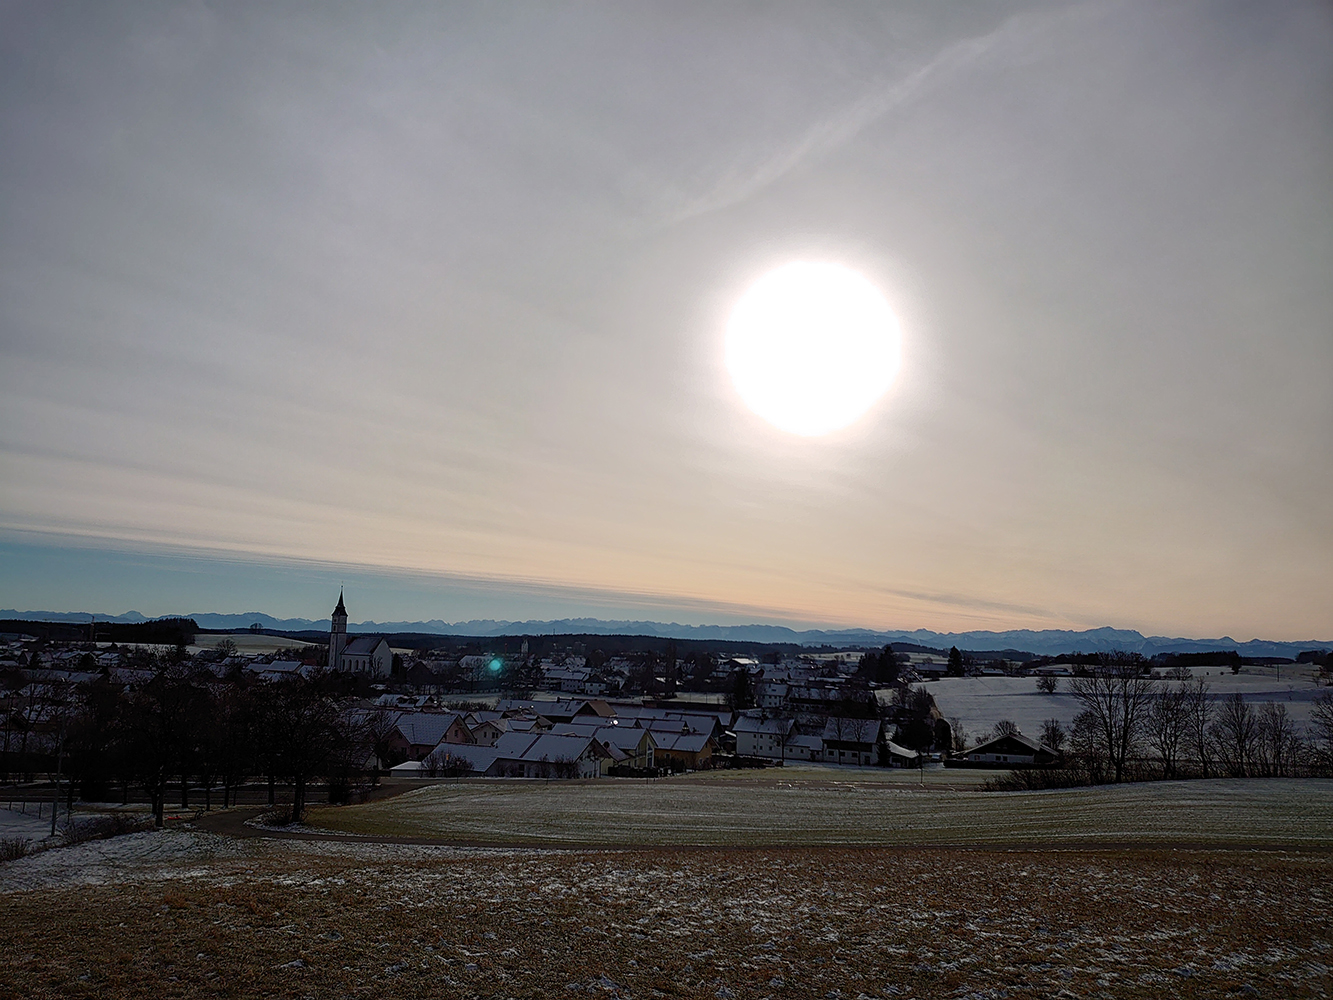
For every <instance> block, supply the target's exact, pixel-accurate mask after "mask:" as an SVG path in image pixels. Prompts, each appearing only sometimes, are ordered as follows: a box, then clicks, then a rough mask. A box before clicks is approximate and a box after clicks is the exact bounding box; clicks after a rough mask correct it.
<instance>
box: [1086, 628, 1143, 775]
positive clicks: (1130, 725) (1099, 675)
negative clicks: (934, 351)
mask: <svg viewBox="0 0 1333 1000" xmlns="http://www.w3.org/2000/svg"><path fill="white" fill-rule="evenodd" d="M1143 666H1144V660H1143V657H1142V656H1140V655H1139V654H1137V653H1103V654H1101V655H1100V656H1099V657H1098V662H1097V663H1096V664H1095V665H1094V666H1092V667H1091V668H1090V669H1089V670H1088V672H1087V673H1086V674H1084V675H1083V676H1079V677H1075V678H1074V679H1073V680H1072V681H1071V682H1070V685H1069V689H1070V693H1071V694H1073V695H1074V697H1075V698H1077V699H1078V702H1079V704H1080V705H1081V706H1082V707H1083V712H1082V713H1080V715H1081V716H1082V715H1084V714H1086V715H1089V716H1090V718H1089V719H1088V720H1087V722H1088V724H1090V725H1091V727H1092V733H1091V738H1092V740H1093V749H1096V750H1097V751H1099V752H1100V754H1101V755H1102V756H1104V758H1105V760H1106V761H1107V762H1108V764H1109V766H1110V769H1111V773H1112V775H1113V780H1115V781H1117V782H1118V781H1122V780H1124V776H1125V767H1126V765H1127V764H1128V762H1129V760H1130V757H1131V756H1132V755H1133V754H1134V752H1135V751H1136V750H1137V749H1138V746H1139V743H1140V741H1141V740H1142V737H1143V728H1144V724H1145V722H1146V721H1147V716H1148V711H1149V706H1150V705H1151V703H1152V696H1153V690H1154V682H1153V680H1152V679H1151V678H1148V677H1144V676H1143Z"/></svg>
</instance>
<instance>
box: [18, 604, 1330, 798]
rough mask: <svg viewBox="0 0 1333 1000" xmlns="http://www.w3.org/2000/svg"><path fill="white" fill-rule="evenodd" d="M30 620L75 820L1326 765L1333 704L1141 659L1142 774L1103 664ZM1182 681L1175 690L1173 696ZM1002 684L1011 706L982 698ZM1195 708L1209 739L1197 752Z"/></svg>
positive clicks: (35, 701)
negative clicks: (483, 794) (860, 771)
mask: <svg viewBox="0 0 1333 1000" xmlns="http://www.w3.org/2000/svg"><path fill="white" fill-rule="evenodd" d="M15 624H20V625H21V623H11V624H10V627H13V626H14V625H15ZM23 627H26V628H28V629H29V631H28V632H7V633H4V634H0V710H2V714H0V727H2V729H3V731H2V732H0V753H2V755H3V756H2V757H0V760H3V772H4V774H5V776H6V777H7V778H8V780H9V782H10V785H9V790H8V795H9V797H10V799H11V800H12V799H14V798H15V797H19V798H21V799H26V798H28V797H37V798H39V799H40V798H50V799H51V800H53V801H55V800H57V799H60V798H63V799H64V803H65V804H64V808H65V810H66V812H69V811H70V810H71V809H72V808H73V807H74V804H75V802H76V800H83V801H88V802H97V801H111V800H114V799H116V798H119V799H121V800H122V801H123V802H126V803H128V802H130V801H131V800H135V801H144V800H147V801H148V802H150V803H152V806H153V810H154V812H155V813H156V814H157V815H158V816H159V817H161V816H162V815H163V813H164V810H165V808H166V803H167V801H168V799H170V800H171V801H172V802H173V803H174V802H176V801H179V803H180V805H181V807H182V808H188V807H189V806H190V804H191V802H192V801H193V802H194V803H195V804H198V802H199V799H200V797H201V796H202V798H203V804H204V807H205V808H206V809H208V808H211V807H212V805H213V800H214V797H215V793H216V792H219V791H220V792H221V803H222V804H223V805H227V804H234V803H236V802H240V801H250V802H253V801H261V802H262V801H264V800H267V801H268V803H269V804H270V805H276V804H278V803H280V802H282V801H284V800H290V799H292V798H294V799H295V800H296V807H297V809H296V814H297V815H298V816H299V815H300V812H301V810H302V809H303V808H304V803H305V802H306V801H308V800H309V801H316V800H324V801H328V802H330V803H338V802H346V801H352V800H353V799H355V798H356V797H357V796H358V795H364V794H365V793H366V790H367V789H369V788H371V787H373V786H375V785H376V784H378V782H379V781H380V780H381V778H382V777H392V778H396V779H404V780H422V781H429V780H441V779H455V780H456V779H461V778H516V779H541V780H554V779H566V780H568V779H615V778H653V777H660V776H664V775H670V774H679V773H682V772H690V771H707V770H715V769H730V768H766V767H783V766H790V765H792V764H801V765H814V766H822V767H831V768H871V767H874V768H919V769H933V768H940V767H946V768H958V767H964V768H966V767H973V768H983V769H999V770H1009V769H1014V768H1019V769H1021V768H1055V769H1061V770H1064V771H1065V772H1067V773H1066V774H1065V775H1064V776H1062V777H1061V779H1060V780H1065V781H1070V782H1074V783H1089V782H1091V783H1096V782H1097V781H1098V780H1111V779H1112V778H1114V780H1120V778H1122V777H1124V776H1126V775H1127V774H1128V773H1134V774H1138V775H1140V776H1143V775H1147V774H1148V773H1149V772H1150V771H1153V769H1154V768H1155V769H1156V773H1158V774H1159V775H1162V776H1165V775H1169V774H1179V773H1186V772H1188V771H1189V769H1190V768H1191V767H1194V768H1195V769H1196V770H1199V769H1200V768H1201V776H1207V775H1208V773H1209V767H1210V763H1211V764H1212V766H1213V767H1214V769H1215V771H1216V772H1217V773H1231V774H1238V775H1247V774H1254V775H1260V774H1267V775H1275V776H1276V775H1285V774H1289V773H1311V771H1310V769H1311V768H1312V767H1313V768H1319V767H1323V763H1322V760H1323V758H1322V757H1321V756H1319V755H1320V754H1321V753H1323V751H1322V750H1320V747H1321V746H1322V745H1323V744H1322V743H1321V742H1320V740H1321V739H1324V737H1320V736H1319V733H1321V732H1323V730H1320V729H1319V726H1318V723H1319V719H1318V718H1313V719H1312V717H1311V712H1316V713H1318V712H1320V711H1325V710H1326V706H1325V709H1320V708H1319V705H1321V704H1323V702H1320V701H1319V700H1318V699H1319V698H1320V697H1322V698H1323V699H1324V702H1327V700H1328V699H1327V696H1326V695H1323V696H1321V695H1320V694H1319V692H1320V690H1321V685H1322V684H1325V683H1327V679H1328V669H1329V667H1328V657H1327V654H1322V653H1316V654H1314V655H1313V656H1311V657H1309V658H1308V659H1307V661H1306V662H1300V663H1289V664H1288V665H1287V666H1286V667H1285V669H1286V678H1285V680H1283V681H1282V684H1284V685H1285V689H1279V688H1275V687H1274V682H1272V681H1270V680H1268V679H1267V676H1268V675H1265V674H1264V673H1263V671H1264V670H1265V669H1266V668H1265V667H1262V666H1260V667H1255V666H1246V665H1244V664H1242V663H1241V662H1240V660H1239V658H1237V657H1230V658H1229V657H1227V656H1225V655H1224V656H1208V657H1198V656H1196V657H1195V658H1194V659H1193V660H1191V661H1188V662H1191V663H1193V664H1194V669H1195V670H1196V672H1197V674H1198V676H1195V677H1193V679H1190V677H1191V671H1190V668H1189V667H1187V666H1182V665H1180V663H1179V662H1176V665H1174V666H1171V667H1169V668H1164V664H1156V665H1154V664H1152V663H1149V662H1147V661H1142V662H1140V661H1141V659H1142V658H1140V660H1133V659H1129V660H1126V663H1128V664H1129V665H1130V667H1131V668H1132V669H1130V670H1129V674H1132V675H1134V677H1135V680H1134V684H1136V685H1138V686H1139V687H1140V688H1141V689H1142V697H1143V698H1144V699H1145V700H1144V706H1145V708H1144V711H1143V713H1142V714H1143V715H1144V718H1145V722H1144V724H1143V725H1142V727H1141V731H1140V732H1138V733H1137V734H1136V736H1135V746H1134V752H1135V753H1136V754H1137V756H1136V757H1134V758H1133V759H1131V758H1130V757H1128V756H1124V757H1123V758H1115V748H1114V747H1107V748H1104V750H1105V752H1101V753H1100V754H1099V753H1098V747H1097V745H1096V743H1095V733H1090V732H1089V730H1091V729H1092V728H1094V727H1092V726H1091V725H1090V724H1088V721H1087V719H1086V718H1085V719H1084V730H1083V731H1082V733H1080V731H1079V729H1078V727H1077V726H1076V725H1075V724H1074V721H1077V720H1076V718H1075V714H1074V713H1076V712H1077V711H1078V710H1079V708H1080V705H1082V704H1083V702H1085V701H1087V699H1086V698H1084V699H1082V701H1080V699H1079V698H1076V697H1075V696H1074V695H1073V694H1071V693H1070V692H1069V691H1064V692H1061V691H1060V690H1059V687H1060V685H1061V684H1062V683H1064V684H1071V683H1075V684H1077V683H1080V682H1079V681H1078V680H1077V678H1076V675H1078V674H1086V673H1087V672H1088V671H1089V670H1090V669H1099V668H1096V667H1095V664H1096V659H1095V658H1089V657H1082V658H1080V657H1077V656H1071V657H1064V658H1058V657H1057V658H1049V657H1047V658H1041V657H1033V656H1031V655H1030V654H1022V653H1018V652H1016V651H1008V653H1009V654H1010V658H1005V657H1004V656H1002V655H993V656H988V657H981V656H975V655H965V654H962V653H960V652H959V651H958V650H956V649H954V650H950V651H944V650H931V649H923V648H920V647H916V648H912V649H901V650H900V649H896V648H894V647H891V646H886V647H884V648H881V649H873V648H872V649H863V648H853V649H836V650H829V649H818V650H802V649H790V648H788V649H783V648H781V647H774V648H767V647H763V646H756V647H754V648H751V649H737V648H707V647H706V646H702V645H700V644H697V643H696V644H689V645H688V648H684V649H680V650H678V648H677V644H676V643H675V642H674V641H673V642H669V643H667V644H666V645H665V647H664V648H660V649H658V648H653V647H652V646H651V645H649V646H647V647H646V648H635V641H634V640H633V639H632V637H630V638H626V637H605V638H603V639H601V640H597V639H594V638H593V637H564V636H541V637H536V636H534V637H510V638H501V639H498V640H490V641H485V640H476V641H463V642H459V641H455V642H453V643H452V644H443V643H440V642H439V640H431V639H430V638H429V637H426V638H425V639H424V640H421V641H418V642H417V643H416V644H415V645H413V644H411V641H412V640H410V639H405V638H403V637H398V636H392V637H391V636H385V635H361V636H356V635H349V634H348V632H347V611H346V607H345V603H344V600H343V597H342V595H339V599H338V603H337V605H336V606H335V608H334V610H333V613H332V615H331V619H330V628H329V632H328V633H327V642H320V641H318V639H322V638H324V637H323V636H318V637H313V636H306V637H299V638H298V637H292V636H284V635H279V634H265V633H264V632H263V631H262V630H258V629H253V630H250V631H247V632H244V633H220V632H219V633H205V632H202V631H197V626H195V625H194V623H193V622H190V621H188V620H178V619H166V620H162V621H159V622H155V623H148V624H146V625H143V626H115V627H111V626H101V628H103V630H104V631H109V632H110V633H111V634H110V635H106V634H102V633H99V632H98V628H99V626H98V625H97V624H96V623H92V624H90V625H89V627H88V629H87V630H86V631H84V630H83V629H82V628H81V627H74V626H55V625H40V624H39V623H29V624H28V625H27V626H23ZM135 629H137V630H138V631H135ZM127 630H128V631H127ZM32 633H36V634H32ZM391 638H392V639H393V640H394V641H393V642H392V643H391V641H390V640H391ZM419 638H420V637H418V639H419ZM136 639H137V640H141V641H130V640H136ZM399 642H403V643H407V644H403V645H399V644H398V643H399ZM590 643H598V645H593V646H592V648H589V646H590ZM601 645H605V646H610V647H612V651H611V652H607V651H605V650H604V649H602V648H600V646H601ZM658 645H659V646H660V645H661V644H660V643H659V644H658ZM682 645H685V644H682ZM1233 661H1234V662H1233ZM1089 664H1092V665H1093V666H1092V667H1090V666H1089ZM1117 669H1119V668H1117ZM1276 669H1277V671H1278V674H1277V676H1278V678H1279V679H1280V678H1281V670H1282V669H1283V667H1282V666H1281V665H1278V666H1277V668H1276ZM1243 670H1244V671H1248V672H1247V673H1243V672H1242V671H1243ZM1122 672H1123V671H1122ZM1173 679H1174V683H1175V684H1176V685H1177V690H1176V694H1175V695H1173V696H1171V697H1162V695H1163V693H1169V691H1170V685H1171V683H1172V682H1173ZM1210 683H1211V684H1218V685H1223V684H1229V685H1232V688H1231V689H1234V690H1236V691H1239V690H1241V687H1243V686H1244V685H1246V684H1248V685H1250V687H1249V688H1247V689H1245V690H1246V691H1247V697H1254V696H1255V695H1256V694H1257V695H1258V696H1259V697H1262V698H1265V699H1268V700H1265V701H1263V702H1262V703H1259V704H1258V709H1259V710H1258V711H1257V712H1256V711H1254V710H1253V709H1251V708H1249V707H1247V706H1248V704H1249V703H1248V702H1244V700H1243V699H1242V701H1241V704H1240V709H1243V710H1244V711H1245V712H1248V713H1250V716H1249V717H1248V721H1247V720H1246V719H1245V718H1242V719H1240V720H1239V722H1237V723H1236V724H1237V725H1241V726H1242V729H1241V730H1238V732H1240V733H1241V734H1242V735H1243V736H1244V738H1245V740H1246V741H1247V742H1246V744H1245V745H1244V746H1242V747H1240V749H1239V751H1237V752H1238V753H1240V754H1241V756H1240V757H1239V758H1237V754H1236V753H1233V752H1232V744H1233V743H1235V738H1233V734H1230V731H1229V730H1228V729H1227V726H1228V724H1229V723H1228V722H1227V718H1228V716H1227V715H1226V712H1224V711H1223V709H1224V708H1225V707H1226V706H1225V704H1224V703H1223V700H1222V699H1221V697H1220V694H1210V693H1208V692H1209V691H1210V690H1211V689H1210V688H1209V687H1208V685H1209V684H1210ZM1189 684H1194V685H1197V686H1198V687H1197V690H1196V689H1194V688H1191V689H1190V690H1194V691H1195V693H1196V694H1197V697H1194V696H1192V695H1190V694H1189V690H1186V687H1187V685H1189ZM1237 685H1240V686H1241V687H1236V686H1237ZM1231 689H1223V690H1231ZM988 690H989V691H996V692H998V693H997V694H996V695H994V696H992V697H991V698H989V700H988V699H986V698H985V697H979V696H978V694H977V693H978V692H981V693H982V694H984V693H985V692H986V691H988ZM1251 692H1252V693H1251ZM937 695H939V696H942V697H943V699H944V706H943V708H942V706H941V704H940V703H939V698H937ZM969 697H970V698H972V700H973V701H974V702H979V703H980V704H981V707H980V708H974V709H973V714H972V715H971V716H969V717H968V720H967V722H968V724H967V725H965V724H964V722H963V721H962V719H960V717H959V715H957V714H954V712H951V711H949V709H955V710H956V709H957V708H958V707H959V706H962V707H963V708H967V707H968V698H969ZM1191 697H1193V698H1194V700H1192V701H1191V700H1190V698H1191ZM1236 697H1237V698H1239V697H1240V695H1239V694H1237V695H1236ZM1284 699H1285V700H1284ZM1190 705H1193V706H1194V711H1195V713H1196V716H1197V717H1196V718H1195V719H1194V721H1195V722H1196V723H1197V725H1195V726H1194V731H1197V733H1198V734H1201V735H1200V736H1199V739H1198V740H1196V741H1195V743H1196V744H1197V745H1196V746H1195V750H1194V753H1193V755H1191V751H1190V749H1189V746H1190V743H1189V739H1187V737H1189V733H1190V731H1191V729H1190V719H1189V718H1187V717H1186V716H1187V714H1188V713H1187V710H1188V708H1189V706H1190ZM1163 706H1166V707H1170V706H1175V709H1174V710H1175V711H1176V716H1175V719H1174V722H1172V725H1174V726H1175V727H1176V730H1177V731H1176V733H1175V735H1174V736H1173V737H1172V739H1173V741H1174V742H1173V743H1172V744H1171V745H1170V746H1167V745H1166V744H1164V743H1162V741H1161V740H1159V739H1156V737H1154V736H1153V731H1150V730H1151V727H1149V726H1148V725H1147V722H1146V719H1147V714H1148V709H1149V708H1151V709H1152V710H1153V711H1158V710H1159V709H1162V708H1163ZM1001 709H1003V712H1001V711H1000V710H1001ZM988 710H990V711H994V712H995V713H996V714H994V715H993V716H991V717H986V716H985V714H984V713H986V712H987V711H988ZM977 713H982V715H981V722H980V723H978V722H977V721H976V719H977ZM1024 713H1026V714H1024ZM1199 713H1202V714H1199ZM1061 716H1063V721H1062V718H1061ZM1015 718H1019V719H1021V721H1022V724H1021V725H1020V724H1019V723H1018V722H1015V721H1014V719H1015ZM1071 720H1074V721H1071ZM1200 720H1201V721H1200ZM1170 721H1171V720H1169V719H1166V718H1165V716H1163V717H1162V718H1159V719H1157V720H1156V722H1155V723H1154V725H1157V726H1158V729H1159V730H1160V728H1161V726H1162V725H1165V724H1166V722H1170ZM1233 721H1234V720H1233ZM1305 730H1309V732H1310V737H1311V738H1309V739H1307V738H1305V735H1304V731H1305ZM1251 731H1252V732H1251ZM1246 734H1249V735H1246ZM1158 735H1159V736H1160V732H1159V733H1158ZM1327 735H1328V734H1325V736H1327ZM1199 740H1202V742H1199ZM1324 742H1327V740H1326V739H1324ZM1158 749H1160V751H1161V752H1160V753H1159V754H1158V757H1157V759H1156V760H1155V761H1154V760H1152V759H1151V758H1152V754H1153V752H1154V750H1158ZM1071 754H1072V756H1071ZM1210 757H1211V758H1214V760H1213V761H1211V762H1210ZM1067 758H1068V760H1067ZM1067 763H1068V765H1069V766H1068V767H1065V765H1066V764H1067ZM1075 765H1078V766H1082V767H1083V768H1084V770H1083V771H1079V772H1077V773H1076V772H1075V771H1074V770H1073V768H1074V767H1075ZM1108 766H1109V767H1111V768H1113V769H1114V770H1113V771H1112V770H1108ZM1127 767H1128V768H1129V771H1126V768H1127ZM1091 768H1095V770H1091ZM1136 769H1137V770H1136ZM1070 775H1073V777H1071V776H1070ZM312 796H314V798H311V797H312Z"/></svg>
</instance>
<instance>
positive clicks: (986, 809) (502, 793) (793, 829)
mask: <svg viewBox="0 0 1333 1000" xmlns="http://www.w3.org/2000/svg"><path fill="white" fill-rule="evenodd" d="M985 777H987V773H986V772H979V771H960V770H948V771H945V770H936V771H927V772H925V774H924V775H920V776H918V775H917V774H914V773H912V772H906V771H886V770H880V769H865V770H844V769H838V770H834V769H831V768H818V767H807V768H798V767H788V768H784V769H782V770H781V771H776V770H769V771H759V772H736V771H731V772H714V773H698V774H692V775H685V776H681V777H678V778H671V779H666V780H659V781H629V780H600V781H588V782H550V783H544V782H535V781H532V782H528V781H515V780H491V781H483V780H475V779H472V780H466V781H462V782H455V783H445V784H433V785H428V786H426V787H422V788H419V789H415V790H413V791H410V792H408V793H406V794H404V795H401V796H397V797H395V798H391V799H385V800H382V801H379V802H374V803H370V804H366V805H357V806H342V807H322V808H316V809H313V810H311V813H310V816H309V823H310V825H312V826H315V827H319V828H323V829H327V830H335V831H340V832H345V833H349V834H361V835H370V836H394V837H425V838H432V839H438V840H443V841H448V842H453V843H464V844H468V843H470V844H512V845H538V844H546V845H570V846H573V845H598V846H623V847H645V846H671V847H684V846H745V847H777V846H798V845H829V846H843V845H879V846H899V845H941V844H958V845H995V846H1002V845H1020V844H1021V845H1039V844H1050V845H1068V846H1078V845H1096V846H1104V845H1124V846H1161V845H1167V846H1169V845H1172V844H1191V845H1216V846H1248V845H1261V846H1275V847H1309V848H1327V847H1333V781H1330V780H1262V781H1260V780H1254V781H1239V780H1215V781H1192V782H1151V783H1145V784H1133V785H1120V786H1102V787H1098V788H1079V789H1062V790H1057V791H1047V792H1015V793H993V792H980V791H977V790H975V789H976V786H977V783H978V782H979V781H980V780H982V779H984V778H985ZM919 778H924V779H925V780H926V782H927V783H926V784H925V786H924V787H922V786H920V785H918V779H919Z"/></svg>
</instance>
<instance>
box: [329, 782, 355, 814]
mask: <svg viewBox="0 0 1333 1000" xmlns="http://www.w3.org/2000/svg"><path fill="white" fill-rule="evenodd" d="M351 801H352V783H351V781H349V780H348V779H347V777H346V776H345V775H339V776H337V777H334V778H330V779H329V805H331V806H345V805H347V803H349V802H351Z"/></svg>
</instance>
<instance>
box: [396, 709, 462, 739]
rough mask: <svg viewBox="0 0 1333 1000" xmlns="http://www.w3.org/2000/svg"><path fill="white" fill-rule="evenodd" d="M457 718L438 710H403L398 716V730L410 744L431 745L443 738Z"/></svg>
mask: <svg viewBox="0 0 1333 1000" xmlns="http://www.w3.org/2000/svg"><path fill="white" fill-rule="evenodd" d="M457 718H458V716H457V715H444V714H441V713H439V712H404V713H403V714H402V715H400V716H399V717H398V723H397V725H398V732H400V733H402V734H403V739H405V740H407V742H408V743H410V744H411V745H412V746H428V747H433V746H435V745H436V744H437V743H439V742H440V741H441V740H442V739H444V734H445V733H447V732H448V731H449V727H450V726H451V725H453V723H454V720H456V719H457Z"/></svg>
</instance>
